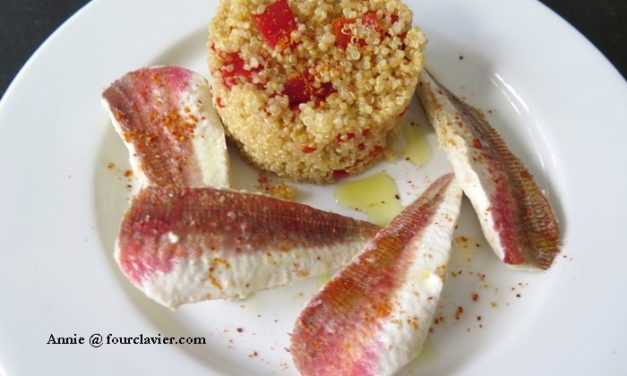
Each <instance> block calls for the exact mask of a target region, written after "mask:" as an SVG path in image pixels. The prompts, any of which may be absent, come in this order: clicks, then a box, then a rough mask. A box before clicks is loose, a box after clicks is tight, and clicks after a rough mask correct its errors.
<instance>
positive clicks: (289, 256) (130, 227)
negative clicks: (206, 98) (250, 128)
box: [115, 186, 380, 308]
mask: <svg viewBox="0 0 627 376" xmlns="http://www.w3.org/2000/svg"><path fill="white" fill-rule="evenodd" d="M379 229H380V227H378V226H376V225H373V224H370V223H367V222H363V221H358V220H354V219H352V218H348V217H343V216H341V215H338V214H334V213H329V212H325V211H322V210H317V209H314V208H311V207H309V206H307V205H303V204H299V203H294V202H290V201H283V200H279V199H275V198H272V197H269V196H263V195H259V194H252V193H240V192H235V191H231V190H220V189H213V188H182V187H175V186H167V187H148V188H144V189H142V190H141V191H140V192H139V193H138V195H137V196H136V197H135V198H134V199H133V200H132V202H131V206H130V208H129V210H128V211H127V213H126V214H125V216H124V220H123V223H122V226H121V229H120V233H119V235H118V239H117V244H116V248H117V249H116V255H115V257H116V260H117V262H118V264H119V265H120V267H121V269H122V271H123V272H124V274H125V275H126V277H127V278H128V279H129V280H130V281H131V282H132V283H133V284H134V285H135V286H136V287H137V288H139V289H140V290H141V291H143V292H144V293H145V294H146V295H147V296H148V297H150V298H152V299H154V300H155V301H157V302H159V303H161V304H163V305H165V306H168V307H172V308H175V307H177V306H178V305H180V304H183V303H192V302H197V301H201V300H207V299H225V298H241V297H245V296H247V295H248V294H250V293H252V292H254V291H257V290H260V289H265V288H269V287H274V286H279V285H283V284H286V283H288V282H290V281H294V280H298V279H304V278H307V277H310V276H315V275H320V274H325V273H328V272H330V271H333V270H335V269H338V268H340V267H342V266H344V265H346V264H347V263H348V262H349V261H350V260H351V258H352V257H353V256H354V255H355V254H356V253H357V252H358V251H359V250H360V249H361V248H362V247H363V246H364V244H366V242H367V241H368V240H369V239H371V238H372V237H373V236H374V235H375V234H376V233H377V231H378V230H379Z"/></svg>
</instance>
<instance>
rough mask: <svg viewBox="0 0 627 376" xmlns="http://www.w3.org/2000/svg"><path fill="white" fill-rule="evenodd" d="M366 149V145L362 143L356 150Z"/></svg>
mask: <svg viewBox="0 0 627 376" xmlns="http://www.w3.org/2000/svg"><path fill="white" fill-rule="evenodd" d="M365 148H366V145H364V144H363V143H361V144H359V145H357V149H359V150H364V149H365Z"/></svg>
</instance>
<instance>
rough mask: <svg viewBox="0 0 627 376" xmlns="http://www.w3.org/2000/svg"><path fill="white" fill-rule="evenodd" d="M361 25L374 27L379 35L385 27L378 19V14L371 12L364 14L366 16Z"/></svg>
mask: <svg viewBox="0 0 627 376" xmlns="http://www.w3.org/2000/svg"><path fill="white" fill-rule="evenodd" d="M361 23H363V24H364V26H366V27H372V28H373V29H375V30H376V31H378V32H379V33H380V32H381V31H383V26H381V21H380V20H379V17H377V13H376V12H373V11H369V12H366V13H364V16H363V17H362V18H361Z"/></svg>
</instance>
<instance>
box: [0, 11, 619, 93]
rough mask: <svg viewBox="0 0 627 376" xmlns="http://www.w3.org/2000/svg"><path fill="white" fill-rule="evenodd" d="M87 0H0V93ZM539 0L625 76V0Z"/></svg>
mask: <svg viewBox="0 0 627 376" xmlns="http://www.w3.org/2000/svg"><path fill="white" fill-rule="evenodd" d="M128 1H132V0H128ZM207 1H210V0H207ZM469 1H472V0H469ZM494 1H499V0H494ZM529 1H534V0H529ZM87 2H88V1H85V0H0V95H4V92H5V90H6V88H7V86H8V85H9V83H10V82H11V80H12V79H13V77H15V75H16V74H17V72H18V71H19V69H20V68H21V67H22V65H24V63H25V62H26V60H27V59H28V58H29V57H30V55H32V53H33V52H34V51H35V49H37V47H38V46H39V45H40V44H41V43H43V41H44V40H45V39H46V37H47V36H48V35H50V34H51V33H52V32H53V31H54V30H55V29H56V28H57V27H58V26H59V25H60V24H61V23H62V22H63V21H65V20H66V19H67V18H68V17H69V16H71V15H72V14H73V13H74V12H76V11H77V10H78V9H79V8H80V7H81V6H83V5H84V4H86V3H87ZM542 2H543V3H545V4H546V5H548V6H549V7H550V8H552V9H553V10H554V11H555V12H557V13H558V14H559V15H561V16H562V17H564V18H565V19H566V20H567V21H568V22H570V23H571V24H572V25H574V26H575V28H577V29H578V30H579V31H580V32H581V33H583V34H584V35H585V36H586V37H587V38H588V39H590V41H592V43H593V44H594V45H596V46H597V48H599V49H600V50H601V52H603V54H605V56H607V57H608V58H609V60H610V61H611V62H612V63H613V64H614V66H616V68H618V70H619V71H620V72H621V74H622V75H623V77H626V76H627V43H626V42H625V37H626V35H627V0H542Z"/></svg>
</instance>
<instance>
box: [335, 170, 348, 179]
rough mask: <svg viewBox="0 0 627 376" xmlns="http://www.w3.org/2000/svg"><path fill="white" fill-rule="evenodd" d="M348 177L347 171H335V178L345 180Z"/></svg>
mask: <svg viewBox="0 0 627 376" xmlns="http://www.w3.org/2000/svg"><path fill="white" fill-rule="evenodd" d="M347 176H348V172H346V170H335V171H333V177H334V178H345V177H347Z"/></svg>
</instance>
